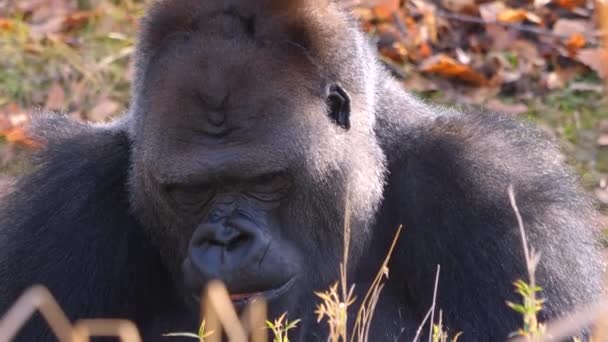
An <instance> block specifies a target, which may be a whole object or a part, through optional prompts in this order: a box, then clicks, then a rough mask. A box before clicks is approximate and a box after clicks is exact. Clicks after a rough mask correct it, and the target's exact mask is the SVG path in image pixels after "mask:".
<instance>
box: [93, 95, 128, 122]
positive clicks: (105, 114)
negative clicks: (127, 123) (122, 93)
mask: <svg viewBox="0 0 608 342" xmlns="http://www.w3.org/2000/svg"><path fill="white" fill-rule="evenodd" d="M119 108H120V104H119V103H118V102H116V101H112V100H109V99H104V100H101V101H100V102H99V103H98V104H97V105H96V106H95V107H93V109H91V112H90V113H89V114H88V115H87V119H89V120H91V121H94V122H101V121H105V120H107V119H108V118H109V117H110V116H111V115H113V114H116V113H117V112H118V110H119Z"/></svg>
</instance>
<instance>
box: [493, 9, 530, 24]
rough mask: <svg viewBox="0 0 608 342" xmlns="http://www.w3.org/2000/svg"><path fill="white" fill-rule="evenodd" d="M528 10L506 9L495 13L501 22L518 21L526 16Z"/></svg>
mask: <svg viewBox="0 0 608 342" xmlns="http://www.w3.org/2000/svg"><path fill="white" fill-rule="evenodd" d="M527 15H528V12H527V11H526V10H523V9H506V10H505V11H503V12H501V13H498V14H497V15H496V20H498V21H501V22H503V23H520V22H522V21H524V20H525V19H526V18H527Z"/></svg>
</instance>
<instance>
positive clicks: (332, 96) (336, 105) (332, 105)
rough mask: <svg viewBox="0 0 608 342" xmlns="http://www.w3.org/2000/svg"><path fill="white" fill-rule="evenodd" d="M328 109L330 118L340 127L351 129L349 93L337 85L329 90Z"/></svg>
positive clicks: (333, 85)
mask: <svg viewBox="0 0 608 342" xmlns="http://www.w3.org/2000/svg"><path fill="white" fill-rule="evenodd" d="M327 92H328V94H327V99H326V101H327V107H328V108H329V116H330V117H331V118H332V119H333V120H334V122H335V123H336V124H338V125H339V126H340V127H342V128H344V129H346V130H348V129H350V97H349V96H348V93H347V92H346V91H345V90H344V89H342V87H340V86H339V85H337V84H332V85H331V86H330V87H329V88H328V91H327Z"/></svg>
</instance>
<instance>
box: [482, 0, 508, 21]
mask: <svg viewBox="0 0 608 342" xmlns="http://www.w3.org/2000/svg"><path fill="white" fill-rule="evenodd" d="M506 9H507V7H506V6H505V4H504V3H502V2H500V1H494V2H489V3H485V4H481V5H479V15H480V16H481V18H482V19H483V20H484V21H486V22H493V21H496V20H497V16H498V14H499V13H501V12H504V11H505V10H506Z"/></svg>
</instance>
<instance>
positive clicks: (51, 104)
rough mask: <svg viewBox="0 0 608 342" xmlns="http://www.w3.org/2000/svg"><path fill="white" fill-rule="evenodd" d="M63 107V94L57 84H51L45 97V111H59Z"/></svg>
mask: <svg viewBox="0 0 608 342" xmlns="http://www.w3.org/2000/svg"><path fill="white" fill-rule="evenodd" d="M64 106H65V92H64V91H63V88H62V87H61V85H60V84H59V83H57V82H55V83H53V84H52V85H51V87H50V88H49V91H48V93H47V95H46V103H45V104H44V108H45V109H49V110H60V109H62V108H63V107H64Z"/></svg>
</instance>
